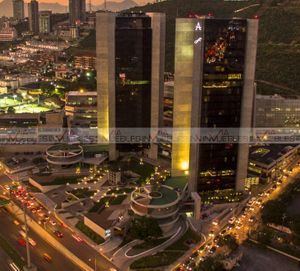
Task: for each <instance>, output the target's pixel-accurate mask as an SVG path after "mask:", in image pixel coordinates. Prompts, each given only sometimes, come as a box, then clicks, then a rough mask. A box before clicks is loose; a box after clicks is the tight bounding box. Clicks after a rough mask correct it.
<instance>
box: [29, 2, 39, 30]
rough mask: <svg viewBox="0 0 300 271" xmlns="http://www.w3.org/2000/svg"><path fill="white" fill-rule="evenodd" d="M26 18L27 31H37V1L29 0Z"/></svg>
mask: <svg viewBox="0 0 300 271" xmlns="http://www.w3.org/2000/svg"><path fill="white" fill-rule="evenodd" d="M28 20H29V31H30V32H32V33H33V34H38V33H39V3H38V2H37V1H36V0H31V2H30V3H28Z"/></svg>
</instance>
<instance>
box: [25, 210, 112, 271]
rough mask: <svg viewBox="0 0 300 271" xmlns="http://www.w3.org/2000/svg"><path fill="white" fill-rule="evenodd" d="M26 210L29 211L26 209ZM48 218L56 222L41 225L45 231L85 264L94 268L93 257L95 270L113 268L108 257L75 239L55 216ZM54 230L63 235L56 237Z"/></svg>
mask: <svg viewBox="0 0 300 271" xmlns="http://www.w3.org/2000/svg"><path fill="white" fill-rule="evenodd" d="M28 212H30V211H29V210H28ZM31 217H32V218H34V220H35V221H37V222H38V221H39V220H38V216H37V215H35V214H31ZM50 219H51V220H53V221H55V222H56V225H55V226H53V225H51V224H50V223H49V222H47V223H45V224H44V225H41V227H44V229H45V230H47V232H49V233H50V234H51V235H52V236H54V237H55V238H56V239H58V241H59V242H60V243H62V244H63V245H64V246H65V247H66V248H67V249H68V250H70V251H71V252H72V253H74V254H75V255H76V256H78V257H79V258H80V259H82V260H83V261H84V262H85V263H86V264H88V265H90V266H91V267H92V268H94V259H95V258H96V265H97V270H100V271H101V270H103V271H107V270H109V269H110V268H115V267H114V265H113V264H112V263H111V262H110V261H109V260H108V259H106V258H105V257H103V256H102V255H100V254H99V253H97V251H96V250H95V249H93V248H91V247H90V246H89V245H88V244H86V243H85V242H79V241H77V240H76V239H75V238H74V237H73V236H72V235H73V233H72V232H71V231H70V230H69V229H68V228H65V227H63V226H61V224H60V222H59V221H58V220H56V218H55V217H53V216H51V218H50ZM55 230H58V231H59V232H61V233H62V234H63V237H62V238H58V237H57V236H56V235H55V233H54V231H55Z"/></svg>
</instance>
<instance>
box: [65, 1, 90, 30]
mask: <svg viewBox="0 0 300 271" xmlns="http://www.w3.org/2000/svg"><path fill="white" fill-rule="evenodd" d="M85 5H86V3H85V0H69V21H70V25H79V24H80V23H82V22H85V19H86V14H85V11H86V7H85Z"/></svg>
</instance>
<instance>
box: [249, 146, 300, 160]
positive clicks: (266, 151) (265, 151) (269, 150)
mask: <svg viewBox="0 0 300 271" xmlns="http://www.w3.org/2000/svg"><path fill="white" fill-rule="evenodd" d="M298 146H299V145H295V144H294V145H292V144H291V145H286V144H272V145H265V146H252V147H250V151H249V160H250V161H252V162H258V163H262V164H266V165H270V164H272V163H273V162H275V161H276V160H278V159H279V158H280V157H282V156H283V155H284V154H286V153H288V152H289V151H291V150H292V149H294V148H296V147H298Z"/></svg>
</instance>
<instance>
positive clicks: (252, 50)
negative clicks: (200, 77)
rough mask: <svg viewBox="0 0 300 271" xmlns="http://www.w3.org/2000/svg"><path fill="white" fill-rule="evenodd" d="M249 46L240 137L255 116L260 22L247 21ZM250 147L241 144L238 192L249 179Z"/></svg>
mask: <svg viewBox="0 0 300 271" xmlns="http://www.w3.org/2000/svg"><path fill="white" fill-rule="evenodd" d="M247 23H248V24H247V45H246V56H245V71H244V88H243V96H242V113H241V123H240V127H241V128H242V129H241V130H240V136H241V137H243V136H244V135H245V136H249V134H248V133H247V130H248V129H245V128H251V127H252V123H253V122H252V116H253V100H254V96H255V95H254V92H255V84H254V79H255V67H256V51H257V37H258V20H255V19H252V20H247ZM248 156H249V145H248V144H239V150H238V161H237V173H236V183H235V189H236V190H237V191H243V190H244V183H245V178H247V170H248Z"/></svg>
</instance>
